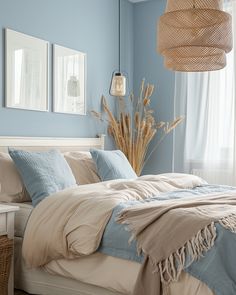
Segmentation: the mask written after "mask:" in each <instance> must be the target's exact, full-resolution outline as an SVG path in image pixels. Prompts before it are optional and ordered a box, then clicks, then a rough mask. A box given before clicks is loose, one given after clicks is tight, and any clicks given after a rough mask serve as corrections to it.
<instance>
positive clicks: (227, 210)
mask: <svg viewBox="0 0 236 295" xmlns="http://www.w3.org/2000/svg"><path fill="white" fill-rule="evenodd" d="M118 222H120V223H125V224H128V226H129V228H130V229H131V231H132V234H133V237H135V238H136V240H137V245H138V248H139V251H142V252H143V253H144V254H145V260H144V263H143V265H142V268H141V271H140V274H139V277H138V280H137V284H136V287H135V291H134V294H135V295H143V294H145V295H154V294H155V295H159V294H162V292H163V288H165V286H166V285H168V283H170V282H171V281H177V280H178V278H179V276H180V274H181V272H182V270H183V269H184V268H185V267H186V261H187V264H188V266H189V265H191V263H192V262H193V261H196V260H197V259H199V257H201V256H202V255H203V253H205V252H206V251H208V250H209V249H211V248H212V247H213V246H214V242H215V238H216V228H215V222H219V223H220V224H221V225H222V226H223V227H224V228H226V229H229V230H231V231H232V232H236V192H235V191H229V192H227V193H216V194H214V195H211V196H209V195H205V196H202V197H198V198H190V199H182V200H169V201H164V202H161V204H160V203H156V202H154V203H145V204H142V205H137V206H134V207H132V208H128V209H126V210H124V211H123V212H122V213H121V214H120V216H119V219H118Z"/></svg>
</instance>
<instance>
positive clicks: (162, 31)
mask: <svg viewBox="0 0 236 295" xmlns="http://www.w3.org/2000/svg"><path fill="white" fill-rule="evenodd" d="M222 9H223V7H222V1H221V0H167V7H166V11H165V14H164V15H162V16H161V17H160V21H159V26H158V51H159V53H161V54H162V55H163V56H164V58H165V67H166V68H168V69H170V70H173V71H182V72H203V71H214V70H220V69H222V68H224V67H225V66H226V53H228V52H230V51H231V50H232V47H233V41H232V17H231V15H230V14H228V13H226V12H224V11H222Z"/></svg>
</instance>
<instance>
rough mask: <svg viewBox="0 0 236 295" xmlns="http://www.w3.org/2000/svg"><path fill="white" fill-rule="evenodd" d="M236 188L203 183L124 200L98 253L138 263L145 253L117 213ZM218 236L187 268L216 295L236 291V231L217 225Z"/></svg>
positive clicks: (114, 213)
mask: <svg viewBox="0 0 236 295" xmlns="http://www.w3.org/2000/svg"><path fill="white" fill-rule="evenodd" d="M229 190H236V188H234V187H229V186H222V185H221V186H219V185H204V186H200V187H195V188H194V189H190V190H178V191H174V192H169V193H163V194H160V195H158V196H156V197H152V198H150V199H148V200H145V201H129V202H125V203H121V204H120V205H118V206H116V208H115V209H114V210H113V214H112V216H111V218H110V221H109V222H108V224H107V226H106V229H105V232H104V234H103V239H102V241H101V244H100V247H99V250H98V251H99V252H101V253H104V254H106V255H109V256H114V257H118V258H122V259H127V260H132V261H136V262H139V263H142V261H143V255H142V254H141V255H138V254H137V249H136V241H135V240H132V242H131V243H129V240H130V238H131V234H130V232H129V231H128V230H127V226H126V225H123V224H118V223H117V222H116V218H117V215H118V214H119V213H120V212H121V211H122V210H123V209H125V208H127V207H130V206H133V205H137V204H140V203H145V202H161V201H164V200H171V199H182V198H189V197H193V196H202V195H205V194H214V193H217V192H222V193H223V192H226V191H229ZM216 227H217V238H216V241H215V246H214V247H213V248H212V249H211V250H210V251H208V252H207V253H206V255H205V256H204V257H203V258H201V259H200V260H198V261H196V262H194V263H193V264H191V266H189V267H187V268H186V269H185V271H186V272H188V273H190V274H191V275H192V276H194V277H196V278H198V279H199V280H201V281H202V282H204V283H205V284H207V285H208V286H209V288H211V289H212V291H213V292H214V293H215V294H216V295H235V294H236V267H235V265H236V255H235V249H236V234H234V233H232V232H230V231H228V230H226V229H225V228H223V227H222V226H221V225H219V224H217V225H216Z"/></svg>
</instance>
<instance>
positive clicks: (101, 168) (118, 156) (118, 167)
mask: <svg viewBox="0 0 236 295" xmlns="http://www.w3.org/2000/svg"><path fill="white" fill-rule="evenodd" d="M90 153H91V155H92V158H93V160H94V162H95V164H96V166H97V172H98V175H99V176H100V178H101V180H102V181H107V180H113V179H133V178H137V175H136V173H135V172H134V170H133V168H132V167H131V165H130V163H129V161H128V160H127V158H126V156H125V155H124V154H123V153H122V152H121V151H119V150H117V151H103V150H97V149H91V150H90Z"/></svg>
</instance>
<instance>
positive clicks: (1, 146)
mask: <svg viewBox="0 0 236 295" xmlns="http://www.w3.org/2000/svg"><path fill="white" fill-rule="evenodd" d="M104 141H105V135H100V136H98V137H97V138H49V137H46V138H45V137H43V138H41V137H40V138H39V137H2V136H0V152H7V151H8V147H13V148H19V149H25V150H31V151H32V150H35V151H36V150H37V151H42V150H49V149H52V148H56V149H58V150H60V151H62V152H64V151H78V150H79V151H88V150H89V149H90V148H98V149H104ZM17 249H18V250H17ZM15 261H16V263H18V267H17V268H16V269H18V271H19V263H20V274H19V273H17V274H16V275H15V288H18V289H21V290H24V291H26V292H28V293H30V294H40V295H120V293H117V292H112V291H110V290H107V289H104V288H101V287H97V286H93V285H89V284H85V283H82V282H79V281H76V280H72V279H67V278H64V277H60V276H55V275H51V274H49V273H46V272H45V271H43V270H42V269H35V270H33V271H32V270H28V269H27V268H26V267H25V265H24V263H23V260H22V257H21V250H19V247H17V248H16V251H15Z"/></svg>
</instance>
